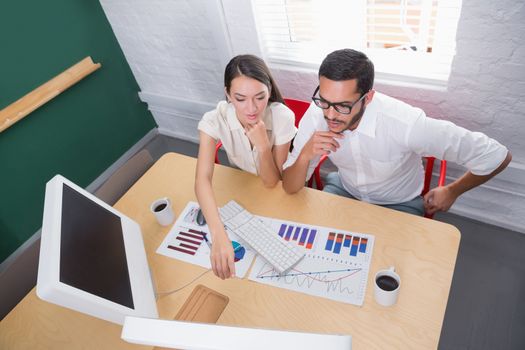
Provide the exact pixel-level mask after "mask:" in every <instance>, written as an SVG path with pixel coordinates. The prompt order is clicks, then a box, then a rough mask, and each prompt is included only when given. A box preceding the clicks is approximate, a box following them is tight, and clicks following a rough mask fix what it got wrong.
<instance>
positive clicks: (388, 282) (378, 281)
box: [374, 266, 401, 306]
mask: <svg viewBox="0 0 525 350" xmlns="http://www.w3.org/2000/svg"><path fill="white" fill-rule="evenodd" d="M399 288H401V278H400V277H399V275H398V274H397V273H396V272H395V268H394V266H390V267H389V268H388V269H387V270H381V271H378V272H377V273H376V275H375V277H374V296H375V299H376V302H377V303H378V304H379V305H383V306H391V305H394V304H395V303H396V302H397V297H398V296H399Z"/></svg>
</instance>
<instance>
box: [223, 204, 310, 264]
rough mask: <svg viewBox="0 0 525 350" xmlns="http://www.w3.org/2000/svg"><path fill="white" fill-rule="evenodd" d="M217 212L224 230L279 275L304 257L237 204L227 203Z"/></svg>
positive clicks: (295, 247) (296, 247) (296, 248)
mask: <svg viewBox="0 0 525 350" xmlns="http://www.w3.org/2000/svg"><path fill="white" fill-rule="evenodd" d="M219 212H220V215H221V219H222V222H223V223H224V226H226V229H227V230H230V231H232V232H233V233H235V234H236V235H237V236H239V237H240V238H242V239H243V240H244V241H245V242H246V243H247V244H248V245H250V247H252V248H253V250H255V251H256V252H257V253H259V254H260V255H261V256H262V257H263V258H265V259H266V260H267V261H268V262H269V263H270V264H271V265H272V266H273V267H274V268H275V269H276V270H277V271H278V272H279V273H280V274H281V273H283V272H285V271H287V270H288V269H290V268H291V267H293V266H294V265H295V264H297V263H298V262H299V261H300V260H301V259H302V258H303V257H304V252H303V251H302V250H301V248H299V247H298V246H296V245H294V244H292V243H289V242H286V241H283V240H282V239H281V238H280V237H279V236H278V235H277V233H275V232H273V231H272V229H271V228H270V227H269V226H268V225H266V224H265V223H264V222H263V221H262V220H261V219H259V218H257V217H256V216H254V215H252V214H250V213H249V212H248V211H247V210H246V209H244V208H243V207H241V206H240V205H239V204H238V203H237V202H235V201H229V202H228V203H226V205H225V206H224V207H222V208H220V209H219Z"/></svg>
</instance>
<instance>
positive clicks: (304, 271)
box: [249, 217, 374, 306]
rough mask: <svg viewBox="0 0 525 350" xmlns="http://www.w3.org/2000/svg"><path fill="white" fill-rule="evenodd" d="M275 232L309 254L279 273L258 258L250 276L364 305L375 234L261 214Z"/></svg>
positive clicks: (274, 284)
mask: <svg viewBox="0 0 525 350" xmlns="http://www.w3.org/2000/svg"><path fill="white" fill-rule="evenodd" d="M261 219H262V220H264V221H266V222H267V223H268V224H269V225H271V227H272V229H273V231H275V234H276V235H279V237H281V239H283V240H285V241H290V242H294V243H295V244H297V245H298V246H299V247H302V248H303V249H304V251H305V253H306V256H305V257H304V258H303V260H301V261H300V262H299V263H298V264H297V265H296V266H295V267H293V268H292V269H290V270H289V271H287V272H285V273H284V274H282V275H279V274H278V273H277V272H276V271H275V270H274V269H273V268H272V267H271V266H270V265H269V264H268V263H266V261H265V260H264V259H262V258H260V257H259V258H258V259H257V260H256V262H255V264H254V266H253V267H252V269H251V272H250V277H249V278H250V280H253V281H256V282H259V283H265V284H269V285H272V286H276V287H280V288H285V289H290V290H294V291H297V292H301V293H306V294H310V295H315V296H319V297H323V298H328V299H332V300H337V301H341V302H344V303H349V304H354V305H358V306H361V305H363V302H364V297H365V290H366V284H367V280H368V271H369V268H370V262H371V260H372V251H373V247H374V236H372V235H369V234H364V233H356V232H349V231H343V230H336V229H333V228H328V227H319V226H312V225H305V224H301V223H297V222H291V221H283V220H278V219H270V218H265V217H261Z"/></svg>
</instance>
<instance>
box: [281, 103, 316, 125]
mask: <svg viewBox="0 0 525 350" xmlns="http://www.w3.org/2000/svg"><path fill="white" fill-rule="evenodd" d="M284 103H285V104H286V106H288V108H290V109H291V110H292V111H293V112H294V114H295V127H298V126H299V121H300V120H301V118H302V117H303V115H304V113H305V112H306V110H307V109H308V107H310V102H307V101H302V100H296V99H293V98H285V99H284Z"/></svg>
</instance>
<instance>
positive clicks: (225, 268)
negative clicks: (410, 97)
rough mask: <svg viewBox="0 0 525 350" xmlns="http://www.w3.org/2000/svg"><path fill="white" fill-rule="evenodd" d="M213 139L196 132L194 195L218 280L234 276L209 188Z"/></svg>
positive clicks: (229, 248)
mask: <svg viewBox="0 0 525 350" xmlns="http://www.w3.org/2000/svg"><path fill="white" fill-rule="evenodd" d="M215 143H216V141H215V139H213V138H212V137H211V136H209V135H208V134H206V133H204V132H202V131H201V132H200V144H199V155H198V158H197V169H196V171H195V195H196V196H197V200H198V201H199V205H200V207H201V210H202V212H203V214H204V217H205V218H206V223H207V224H208V227H209V229H210V232H211V236H212V247H211V255H210V261H211V266H212V269H213V273H215V275H216V276H218V277H220V278H221V279H225V278H229V277H234V276H235V263H234V253H233V247H232V244H231V241H230V239H229V237H228V235H227V234H226V231H225V230H224V224H223V223H222V221H221V218H220V216H219V211H218V209H217V204H216V202H215V196H214V194H213V188H212V183H211V182H212V178H213V168H214V161H215Z"/></svg>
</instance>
